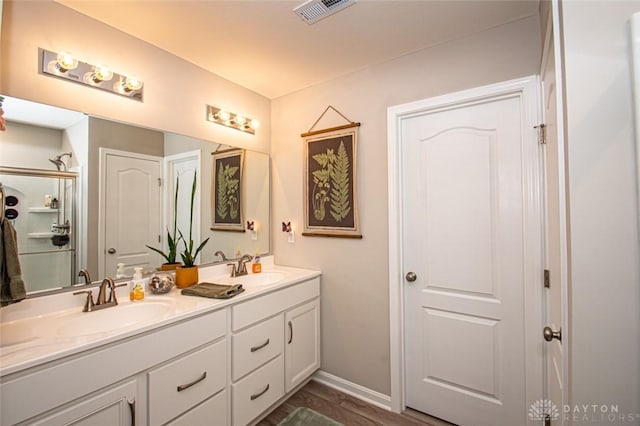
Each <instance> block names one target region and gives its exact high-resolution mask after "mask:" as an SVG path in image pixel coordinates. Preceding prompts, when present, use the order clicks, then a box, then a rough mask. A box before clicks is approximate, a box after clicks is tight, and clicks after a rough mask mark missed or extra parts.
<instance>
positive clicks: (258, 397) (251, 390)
mask: <svg viewBox="0 0 640 426" xmlns="http://www.w3.org/2000/svg"><path fill="white" fill-rule="evenodd" d="M283 377H284V359H283V357H282V355H281V356H279V357H277V358H276V359H274V360H272V361H270V362H269V363H268V364H266V365H263V366H262V367H260V368H259V369H257V370H256V371H255V372H253V373H251V374H249V375H248V376H247V377H245V378H244V379H242V380H240V381H239V382H238V383H236V384H234V385H232V389H233V424H234V426H244V425H247V424H249V422H250V421H251V420H253V419H254V418H255V417H256V416H257V415H258V414H260V413H262V412H263V411H264V410H266V409H267V408H269V407H270V406H271V405H272V404H273V403H274V402H276V401H277V400H278V399H280V398H281V397H282V396H283V395H284V379H283Z"/></svg>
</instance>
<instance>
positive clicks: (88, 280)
mask: <svg viewBox="0 0 640 426" xmlns="http://www.w3.org/2000/svg"><path fill="white" fill-rule="evenodd" d="M78 276H79V277H84V284H85V285H87V284H91V275H90V274H89V271H87V270H86V269H80V272H78Z"/></svg>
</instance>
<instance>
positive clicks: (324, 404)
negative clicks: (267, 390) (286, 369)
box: [257, 380, 451, 426]
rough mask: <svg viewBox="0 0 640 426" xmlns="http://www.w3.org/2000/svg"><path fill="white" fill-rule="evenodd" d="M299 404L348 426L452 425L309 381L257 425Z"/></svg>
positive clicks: (267, 424)
mask: <svg viewBox="0 0 640 426" xmlns="http://www.w3.org/2000/svg"><path fill="white" fill-rule="evenodd" d="M298 407H308V408H311V409H312V410H315V411H317V412H318V413H321V414H324V415H325V416H327V417H331V418H332V419H333V420H335V421H337V422H340V423H342V424H343V425H345V426H374V425H383V426H405V425H407V426H424V425H428V426H451V424H450V423H447V422H444V421H442V420H439V419H436V418H433V417H430V416H427V415H425V414H422V413H419V412H417V411H413V410H409V411H407V412H404V413H402V414H396V413H392V412H390V411H387V410H385V409H382V408H379V407H376V406H375V405H371V404H369V403H367V402H364V401H362V400H360V399H358V398H355V397H352V396H351V395H347V394H344V393H342V392H340V391H338V390H335V389H333V388H330V387H328V386H325V385H323V384H320V383H318V382H316V381H314V380H312V381H310V382H309V383H307V384H306V385H305V386H304V387H302V388H301V389H300V390H299V391H298V392H296V393H294V394H293V395H292V396H291V398H289V399H287V400H286V401H285V402H283V403H282V404H281V405H280V406H279V407H278V408H276V409H275V410H274V411H273V412H272V413H271V414H269V415H268V416H267V417H266V418H264V419H263V420H262V421H261V422H260V423H258V425H257V426H275V425H277V424H278V423H279V422H280V421H282V420H283V419H284V418H285V417H287V416H288V415H289V413H291V412H292V411H293V410H295V409H296V408H298Z"/></svg>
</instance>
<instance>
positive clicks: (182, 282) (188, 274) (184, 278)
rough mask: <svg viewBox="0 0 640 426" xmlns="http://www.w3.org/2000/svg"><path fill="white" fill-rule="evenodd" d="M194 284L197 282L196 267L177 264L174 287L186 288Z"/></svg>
mask: <svg viewBox="0 0 640 426" xmlns="http://www.w3.org/2000/svg"><path fill="white" fill-rule="evenodd" d="M194 284H198V267H197V266H189V267H184V266H178V267H177V268H176V287H178V288H187V287H191V286H192V285H194Z"/></svg>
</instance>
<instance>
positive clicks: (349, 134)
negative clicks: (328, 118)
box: [302, 123, 362, 238]
mask: <svg viewBox="0 0 640 426" xmlns="http://www.w3.org/2000/svg"><path fill="white" fill-rule="evenodd" d="M357 126H359V123H352V124H349V125H346V126H340V127H338V128H332V129H326V130H318V131H314V132H309V133H305V134H303V135H302V136H303V138H304V141H305V171H304V193H305V194H304V199H305V206H304V207H305V209H304V210H305V212H304V215H305V223H304V232H303V233H302V235H305V236H327V237H345V238H362V235H360V230H359V226H358V209H357V196H356V181H355V180H356V152H357V151H356V146H357Z"/></svg>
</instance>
